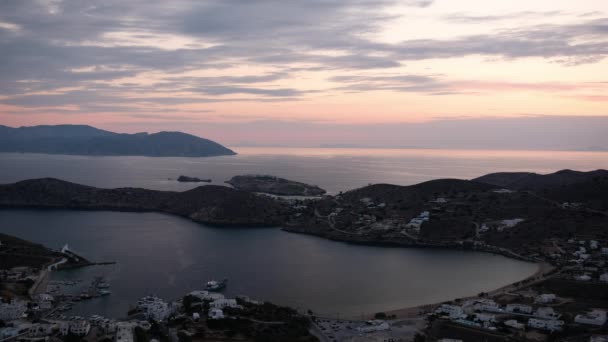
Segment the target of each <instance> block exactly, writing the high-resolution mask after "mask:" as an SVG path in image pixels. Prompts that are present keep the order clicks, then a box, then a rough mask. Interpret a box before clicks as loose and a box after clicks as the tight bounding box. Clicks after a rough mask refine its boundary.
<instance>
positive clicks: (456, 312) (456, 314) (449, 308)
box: [435, 304, 465, 319]
mask: <svg viewBox="0 0 608 342" xmlns="http://www.w3.org/2000/svg"><path fill="white" fill-rule="evenodd" d="M435 314H438V315H447V316H448V317H449V318H450V319H458V318H461V317H463V316H465V314H464V310H462V307H460V306H457V305H449V304H442V305H441V306H439V307H438V308H437V309H435Z"/></svg>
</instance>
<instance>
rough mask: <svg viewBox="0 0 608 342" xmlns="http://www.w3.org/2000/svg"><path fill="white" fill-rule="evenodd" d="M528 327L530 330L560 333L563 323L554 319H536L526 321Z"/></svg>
mask: <svg viewBox="0 0 608 342" xmlns="http://www.w3.org/2000/svg"><path fill="white" fill-rule="evenodd" d="M528 326H529V327H530V328H535V329H541V330H548V331H552V332H553V331H560V330H562V328H563V326H564V321H559V320H556V319H538V318H530V319H529V320H528Z"/></svg>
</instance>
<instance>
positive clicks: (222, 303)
mask: <svg viewBox="0 0 608 342" xmlns="http://www.w3.org/2000/svg"><path fill="white" fill-rule="evenodd" d="M211 307H212V308H214V309H225V308H238V307H240V306H239V305H238V304H237V303H236V300H235V299H226V298H222V299H217V300H214V301H213V302H211Z"/></svg>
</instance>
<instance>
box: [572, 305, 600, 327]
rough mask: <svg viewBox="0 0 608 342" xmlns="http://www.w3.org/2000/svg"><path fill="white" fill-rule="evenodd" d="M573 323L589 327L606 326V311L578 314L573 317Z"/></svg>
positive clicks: (597, 310) (596, 310)
mask: <svg viewBox="0 0 608 342" xmlns="http://www.w3.org/2000/svg"><path fill="white" fill-rule="evenodd" d="M574 322H576V323H580V324H589V325H598V326H601V325H604V324H606V311H605V310H600V309H593V310H591V311H590V312H587V313H584V314H579V315H576V316H575V317H574Z"/></svg>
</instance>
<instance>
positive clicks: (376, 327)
mask: <svg viewBox="0 0 608 342" xmlns="http://www.w3.org/2000/svg"><path fill="white" fill-rule="evenodd" d="M390 328H391V327H390V325H389V324H388V322H386V321H380V320H373V321H367V324H366V325H364V326H362V327H357V331H359V332H362V333H371V332H375V331H384V330H389V329H390Z"/></svg>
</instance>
